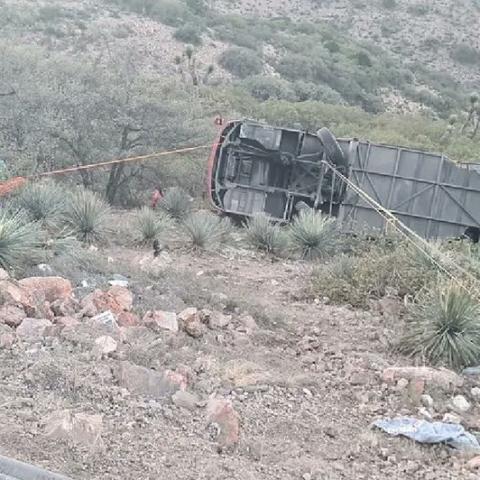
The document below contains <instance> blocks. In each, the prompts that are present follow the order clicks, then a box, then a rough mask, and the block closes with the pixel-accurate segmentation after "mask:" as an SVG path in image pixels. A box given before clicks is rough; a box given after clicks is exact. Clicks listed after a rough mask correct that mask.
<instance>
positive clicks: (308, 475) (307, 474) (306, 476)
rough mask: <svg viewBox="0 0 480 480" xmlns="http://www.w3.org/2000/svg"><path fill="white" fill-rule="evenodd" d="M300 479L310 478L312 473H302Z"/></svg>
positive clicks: (308, 479)
mask: <svg viewBox="0 0 480 480" xmlns="http://www.w3.org/2000/svg"><path fill="white" fill-rule="evenodd" d="M302 480H312V475H311V474H310V473H304V474H303V475H302Z"/></svg>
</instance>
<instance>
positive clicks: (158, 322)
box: [142, 310, 178, 333]
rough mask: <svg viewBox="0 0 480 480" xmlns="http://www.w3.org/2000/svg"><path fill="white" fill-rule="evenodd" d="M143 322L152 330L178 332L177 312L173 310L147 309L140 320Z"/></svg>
mask: <svg viewBox="0 0 480 480" xmlns="http://www.w3.org/2000/svg"><path fill="white" fill-rule="evenodd" d="M142 322H143V324H144V325H145V326H146V327H148V328H151V329H152V330H154V331H157V332H158V331H161V330H168V331H170V332H173V333H177V332H178V321H177V314H176V313H174V312H164V311H163V310H156V311H154V312H150V311H148V312H147V313H146V314H145V316H144V317H143V320H142Z"/></svg>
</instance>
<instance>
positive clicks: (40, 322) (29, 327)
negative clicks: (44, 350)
mask: <svg viewBox="0 0 480 480" xmlns="http://www.w3.org/2000/svg"><path fill="white" fill-rule="evenodd" d="M52 325H53V324H52V322H51V321H50V320H46V319H44V318H40V319H39V318H25V320H23V321H22V323H21V324H20V325H19V326H18V327H17V330H16V333H17V336H18V337H19V338H22V339H25V340H40V339H41V338H42V337H44V336H45V334H46V333H47V331H48V329H50V328H51V327H52Z"/></svg>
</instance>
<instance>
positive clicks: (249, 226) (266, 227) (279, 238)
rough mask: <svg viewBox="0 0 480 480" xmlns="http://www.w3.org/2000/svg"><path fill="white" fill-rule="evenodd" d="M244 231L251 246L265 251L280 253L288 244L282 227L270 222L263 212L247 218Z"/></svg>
mask: <svg viewBox="0 0 480 480" xmlns="http://www.w3.org/2000/svg"><path fill="white" fill-rule="evenodd" d="M245 233H246V237H247V241H248V242H249V243H250V244H251V245H252V247H254V248H257V249H258V250H264V251H265V252H267V253H273V254H279V253H282V252H283V251H284V250H285V249H286V247H287V244H288V239H287V237H286V235H285V233H284V231H283V230H282V228H281V227H280V226H279V225H276V224H274V223H272V222H271V221H270V220H269V218H268V217H267V216H266V215H265V214H257V215H254V216H253V217H251V218H249V219H248V220H247V222H246V224H245Z"/></svg>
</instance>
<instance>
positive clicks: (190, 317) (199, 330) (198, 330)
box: [178, 308, 206, 338]
mask: <svg viewBox="0 0 480 480" xmlns="http://www.w3.org/2000/svg"><path fill="white" fill-rule="evenodd" d="M178 322H179V324H180V325H181V327H182V329H183V330H184V331H185V332H186V333H188V335H190V336H191V337H194V338H199V337H201V336H202V335H203V334H204V333H205V332H206V326H205V325H204V324H203V323H202V317H201V315H200V312H199V311H198V310H197V309H196V308H186V309H185V310H183V311H182V312H180V313H179V314H178Z"/></svg>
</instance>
